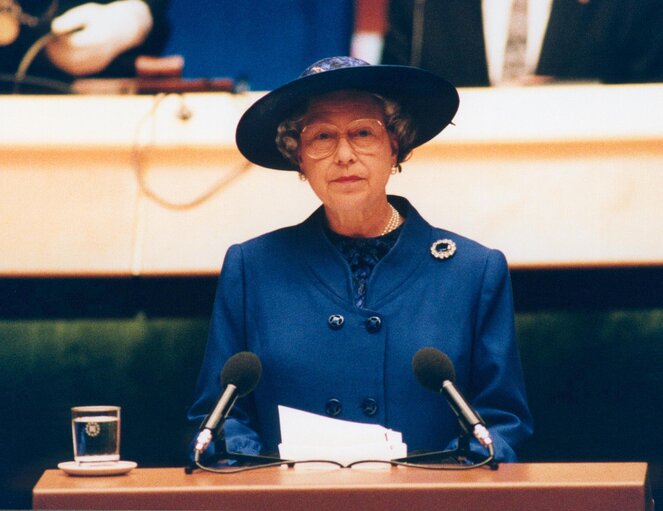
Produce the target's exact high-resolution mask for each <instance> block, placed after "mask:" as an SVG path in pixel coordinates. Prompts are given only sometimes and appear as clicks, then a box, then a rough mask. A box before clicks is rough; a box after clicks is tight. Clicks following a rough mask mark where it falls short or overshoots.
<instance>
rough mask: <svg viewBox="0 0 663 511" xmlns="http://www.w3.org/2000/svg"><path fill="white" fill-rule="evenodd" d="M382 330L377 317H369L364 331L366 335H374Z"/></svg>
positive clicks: (380, 320)
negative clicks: (366, 331)
mask: <svg viewBox="0 0 663 511" xmlns="http://www.w3.org/2000/svg"><path fill="white" fill-rule="evenodd" d="M380 328H382V319H380V317H379V316H371V317H370V318H368V319H367V320H366V330H368V333H371V334H374V333H377V332H379V331H380Z"/></svg>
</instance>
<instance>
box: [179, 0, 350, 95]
mask: <svg viewBox="0 0 663 511" xmlns="http://www.w3.org/2000/svg"><path fill="white" fill-rule="evenodd" d="M353 12H354V2H353V0H334V1H333V2H330V1H328V0H252V1H250V2H237V1H234V0H198V1H196V2H190V1H188V0H173V1H172V2H171V4H170V8H169V18H170V20H171V25H172V33H171V35H170V37H169V40H168V43H167V47H166V53H168V54H180V55H182V56H183V57H184V61H185V65H184V73H183V74H184V77H186V78H201V77H229V78H232V79H234V80H235V81H236V82H239V84H240V86H242V87H246V88H250V89H252V90H271V89H273V88H276V87H277V86H279V85H281V84H283V83H285V82H287V81H289V80H290V79H291V78H292V77H293V76H296V75H297V74H298V73H299V72H300V71H301V70H302V69H304V68H305V67H306V66H307V65H309V64H310V63H311V62H315V61H316V60H319V59H322V58H324V57H328V56H330V55H347V54H348V52H349V47H350V38H351V36H352V27H353V17H354V14H353Z"/></svg>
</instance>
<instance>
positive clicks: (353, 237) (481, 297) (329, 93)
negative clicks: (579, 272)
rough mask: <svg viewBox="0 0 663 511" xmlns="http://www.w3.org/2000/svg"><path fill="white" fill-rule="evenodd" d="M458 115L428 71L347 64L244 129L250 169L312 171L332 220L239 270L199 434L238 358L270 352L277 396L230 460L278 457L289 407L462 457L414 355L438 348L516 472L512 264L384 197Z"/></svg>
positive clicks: (224, 310)
mask: <svg viewBox="0 0 663 511" xmlns="http://www.w3.org/2000/svg"><path fill="white" fill-rule="evenodd" d="M457 108H458V94H457V92H456V90H455V89H454V87H453V86H451V85H450V84H449V83H448V82H446V81H444V80H443V79H441V78H439V77H438V76H436V75H433V74H431V73H429V72H426V71H423V70H421V69H417V68H412V67H401V66H371V65H368V64H366V63H365V62H363V61H360V60H357V59H353V58H349V57H336V58H329V59H324V60H322V61H319V62H317V63H315V64H313V65H312V66H310V67H309V68H308V69H306V70H305V71H304V73H303V74H302V75H301V76H300V77H299V78H298V79H296V80H294V81H293V82H290V83H288V84H286V85H284V86H282V87H280V88H278V89H276V90H274V91H272V92H271V93H269V94H267V95H266V96H264V97H263V98H261V99H259V100H258V101H257V102H256V103H255V104H254V105H253V106H252V107H251V108H249V110H248V111H247V112H246V113H245V114H244V116H243V117H242V118H241V120H240V122H239V125H238V127H237V137H236V139H237V145H238V147H239V149H240V151H241V152H242V154H244V156H246V157H247V158H248V159H249V160H250V161H252V162H254V163H255V164H257V165H260V166H263V167H268V168H273V169H278V170H295V171H298V172H299V173H300V177H301V178H302V179H305V180H306V181H308V183H309V184H310V186H311V188H312V189H313V191H314V192H315V194H316V195H317V196H318V197H319V198H320V201H321V202H322V206H321V207H320V208H319V209H318V210H317V211H315V212H314V213H313V214H312V215H311V216H310V217H309V218H308V219H306V220H304V221H303V222H302V223H301V224H299V225H295V226H292V227H286V228H284V229H280V230H277V231H275V232H271V233H268V234H265V235H263V236H260V237H258V238H256V239H253V240H249V241H246V242H244V243H241V244H239V245H234V246H232V247H231V248H230V249H229V250H228V253H227V255H226V258H225V261H224V263H223V268H222V270H221V276H220V279H219V284H218V290H217V294H216V299H215V303H214V311H213V314H212V321H211V330H210V336H209V340H208V346H207V351H206V354H205V358H204V362H203V367H202V370H201V373H200V378H199V381H198V385H197V391H196V393H197V398H196V400H195V403H194V404H193V406H192V408H191V410H190V413H189V418H190V419H191V420H192V421H195V422H196V423H197V424H199V423H200V422H201V419H203V417H204V416H205V414H207V413H208V412H209V411H210V410H211V408H213V406H214V402H215V400H216V399H217V397H218V395H219V394H220V392H221V390H222V389H221V388H220V381H219V373H220V370H221V368H222V367H223V365H224V363H225V361H226V360H227V359H228V358H229V357H230V356H232V355H233V354H235V353H237V352H240V351H252V352H254V353H256V354H257V355H258V356H259V357H260V359H261V360H262V366H263V373H262V379H261V382H260V384H259V385H258V386H257V388H256V390H255V392H253V393H252V394H250V395H249V396H247V397H246V398H243V399H241V400H239V401H238V403H237V405H236V406H235V407H234V409H233V411H232V414H231V416H230V418H229V419H228V420H227V422H226V424H225V442H226V445H227V448H228V450H229V451H231V452H241V453H246V454H257V453H271V452H274V451H276V449H277V445H278V443H279V425H278V412H277V406H278V405H285V406H290V407H293V408H298V409H301V410H306V411H309V412H313V413H317V414H322V415H327V416H330V417H336V418H338V419H346V420H351V421H359V422H366V423H375V424H381V425H383V426H386V427H389V428H391V429H394V430H397V431H401V432H402V433H403V439H404V441H405V442H406V443H407V444H408V447H409V449H410V450H411V451H413V450H418V451H420V450H424V451H439V450H442V449H444V448H450V447H452V446H453V445H454V442H455V441H456V439H457V437H458V421H457V419H456V417H455V416H454V415H453V413H452V411H451V410H450V408H449V406H448V405H447V403H445V402H444V399H443V398H441V397H440V396H436V395H434V394H433V393H431V392H429V391H427V390H426V389H424V388H423V387H422V386H421V385H419V384H418V383H417V381H416V378H415V376H414V375H413V373H412V365H411V364H412V358H413V355H414V354H415V353H416V352H417V351H418V350H419V349H420V348H422V347H429V346H430V347H435V348H438V349H439V350H441V351H443V352H445V353H446V354H448V355H449V357H450V359H451V360H452V361H453V364H454V366H455V370H456V386H457V387H458V388H459V389H460V390H461V392H463V394H464V395H465V396H466V397H467V399H468V400H469V401H470V402H471V404H472V406H473V407H474V408H475V409H476V410H477V411H478V412H479V413H480V415H481V416H482V417H483V419H484V420H485V422H486V424H487V425H488V426H489V430H490V432H491V433H492V437H493V441H494V448H495V455H496V459H497V460H500V461H514V460H515V459H516V454H515V449H516V448H517V447H518V445H519V444H520V443H521V442H522V441H523V440H524V439H525V438H527V437H528V436H529V435H530V434H531V431H532V426H531V417H530V414H529V411H528V407H527V403H526V397H525V391H524V386H523V379H522V372H521V366H520V361H519V356H518V353H517V346H516V343H515V336H514V321H513V305H512V297H511V287H510V280H509V274H508V270H507V264H506V261H505V258H504V256H503V255H502V253H500V252H499V251H497V250H492V249H489V248H486V247H483V246H481V245H480V244H478V243H476V242H474V241H471V240H469V239H467V238H464V237H462V236H459V235H458V234H455V233H452V232H449V231H445V230H443V229H439V228H436V227H433V226H431V225H429V224H428V223H427V222H426V221H425V220H424V219H423V218H422V217H421V216H420V215H419V213H418V212H417V210H416V209H415V208H414V207H413V206H412V205H411V204H410V203H409V202H408V201H407V200H406V199H404V198H401V197H396V196H388V195H387V194H386V186H387V182H388V181H389V177H390V175H391V174H394V173H395V172H399V171H400V170H401V163H402V162H403V161H404V160H405V159H406V158H407V157H408V156H409V154H410V152H411V151H412V149H413V148H415V147H417V146H419V145H421V144H423V143H424V142H426V141H428V140H430V139H431V138H433V137H434V136H435V135H436V134H437V133H439V132H440V131H441V130H442V129H444V127H445V126H446V125H447V124H449V123H450V122H451V119H452V118H453V116H454V114H455V113H456V110H457ZM432 193H438V192H432ZM471 448H472V449H477V450H479V449H481V447H480V445H479V444H478V443H477V444H476V445H471ZM215 451H216V452H223V446H219V445H216V446H215V445H212V446H211V448H210V449H208V451H207V453H208V454H213V453H214V452H215ZM482 452H485V451H482Z"/></svg>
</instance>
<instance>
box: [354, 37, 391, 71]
mask: <svg viewBox="0 0 663 511" xmlns="http://www.w3.org/2000/svg"><path fill="white" fill-rule="evenodd" d="M383 46H384V38H383V37H382V34H380V33H379V32H355V33H354V34H352V42H351V44H350V55H351V56H352V57H355V58H358V59H361V60H364V61H366V62H368V63H369V64H379V63H380V60H382V48H383Z"/></svg>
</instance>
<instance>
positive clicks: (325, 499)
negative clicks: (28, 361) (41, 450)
mask: <svg viewBox="0 0 663 511" xmlns="http://www.w3.org/2000/svg"><path fill="white" fill-rule="evenodd" d="M33 505H34V508H35V509H224V510H249V509H255V510H270V511H276V510H288V511H297V510H306V511H311V510H316V511H325V510H333V511H339V510H343V511H348V510H352V509H360V510H362V511H371V510H379V511H389V510H398V509H408V510H417V511H418V510H426V509H431V510H433V509H434V510H436V511H443V510H459V509H462V510H463V511H472V510H479V509H480V510H482V511H485V510H488V511H514V510H527V511H539V510H540V511H544V510H545V511H552V510H555V511H574V510H583V511H588V510H597V511H598V510H600V511H653V509H654V505H653V500H652V498H651V492H650V488H649V482H648V478H647V464H646V463H514V464H502V465H501V466H500V467H499V470H496V471H492V470H489V469H484V468H479V469H476V470H467V471H433V470H421V469H416V468H409V467H407V468H405V467H390V468H385V469H366V468H363V469H361V468H353V469H329V470H326V469H317V470H316V469H312V468H308V469H305V468H301V469H300V468H285V467H282V468H274V467H272V468H264V469H259V470H253V471H249V472H242V473H236V474H223V475H220V474H213V473H209V472H195V473H193V474H190V475H187V474H185V473H184V469H182V468H152V469H150V468H145V469H140V468H138V469H135V470H133V471H132V472H131V473H129V474H127V475H121V476H110V477H75V476H68V475H66V474H65V473H64V472H61V471H59V470H47V471H46V472H45V473H44V474H43V475H42V477H41V479H40V480H39V481H38V483H37V485H36V486H35V487H34V489H33Z"/></svg>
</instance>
